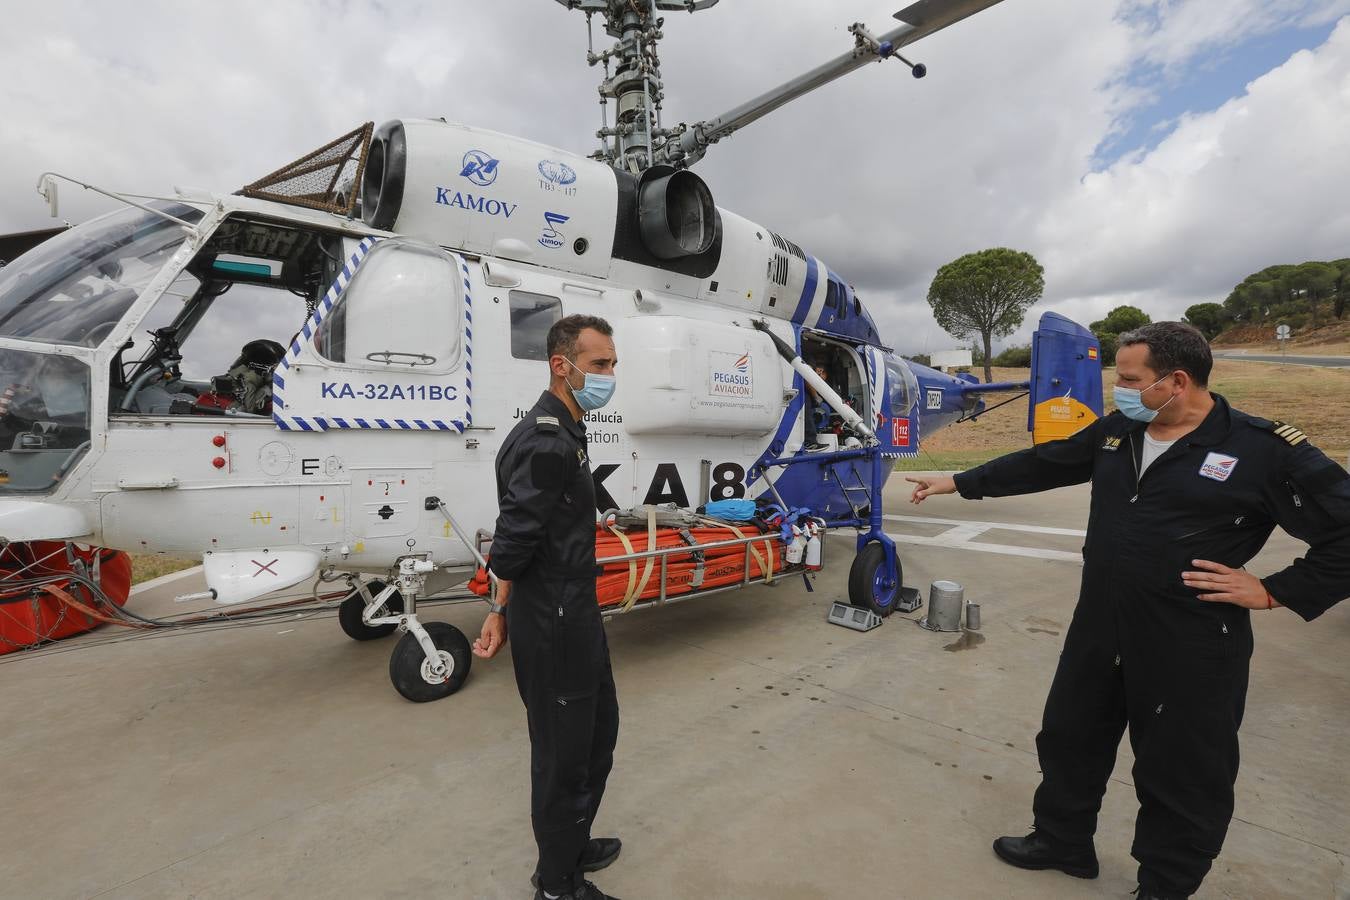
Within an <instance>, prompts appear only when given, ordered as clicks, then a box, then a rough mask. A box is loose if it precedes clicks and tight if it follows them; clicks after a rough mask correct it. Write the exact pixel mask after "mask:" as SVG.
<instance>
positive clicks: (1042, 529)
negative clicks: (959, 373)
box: [885, 515, 1087, 537]
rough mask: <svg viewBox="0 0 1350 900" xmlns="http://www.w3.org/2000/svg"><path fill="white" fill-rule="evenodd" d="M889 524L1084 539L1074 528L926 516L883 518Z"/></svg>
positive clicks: (1084, 532)
mask: <svg viewBox="0 0 1350 900" xmlns="http://www.w3.org/2000/svg"><path fill="white" fill-rule="evenodd" d="M885 518H886V520H887V521H890V522H922V523H923V524H925V525H979V526H981V527H982V528H983V529H984V530H986V531H988V530H989V529H991V528H999V529H1002V530H1005V531H1025V532H1028V533H1030V534H1062V535H1065V536H1066V537H1086V536H1087V532H1086V531H1080V530H1078V529H1076V528H1050V527H1047V526H1045V525H1016V524H1013V523H1011V522H972V521H970V520H969V519H934V518H930V517H928V516H895V515H888V516H886V517H885Z"/></svg>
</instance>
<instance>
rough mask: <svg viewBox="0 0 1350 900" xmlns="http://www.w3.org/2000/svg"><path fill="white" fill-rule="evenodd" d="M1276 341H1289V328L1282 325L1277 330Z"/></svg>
mask: <svg viewBox="0 0 1350 900" xmlns="http://www.w3.org/2000/svg"><path fill="white" fill-rule="evenodd" d="M1275 339H1276V340H1279V341H1287V340H1289V326H1288V325H1281V326H1280V327H1278V328H1276V329H1275Z"/></svg>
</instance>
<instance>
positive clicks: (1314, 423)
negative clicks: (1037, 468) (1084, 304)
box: [900, 359, 1350, 471]
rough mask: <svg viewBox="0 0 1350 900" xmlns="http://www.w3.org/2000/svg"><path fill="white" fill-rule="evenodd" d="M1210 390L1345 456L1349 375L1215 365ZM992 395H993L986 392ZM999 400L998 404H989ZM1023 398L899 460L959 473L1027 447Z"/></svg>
mask: <svg viewBox="0 0 1350 900" xmlns="http://www.w3.org/2000/svg"><path fill="white" fill-rule="evenodd" d="M1029 377H1030V375H1029V372H1028V370H1026V369H995V370H994V379H995V380H996V381H1022V380H1026V379H1027V378H1029ZM1102 382H1103V395H1104V396H1103V400H1104V402H1105V404H1106V409H1107V411H1108V412H1109V411H1110V410H1112V409H1114V408H1115V405H1114V404H1113V403H1112V402H1111V387H1112V385H1113V384H1114V383H1115V369H1106V370H1104V371H1103V372H1102ZM1210 388H1211V389H1212V390H1214V391H1215V392H1217V393H1220V394H1223V395H1224V396H1225V397H1227V398H1228V400H1229V402H1230V403H1232V404H1233V405H1234V406H1236V407H1237V408H1238V409H1240V410H1242V411H1243V412H1246V413H1250V414H1252V415H1256V416H1264V417H1265V418H1268V419H1279V420H1280V421H1282V422H1288V423H1290V424H1292V425H1295V426H1297V427H1298V428H1300V429H1302V430H1303V431H1304V432H1305V433H1306V434H1307V435H1308V438H1309V439H1310V440H1311V441H1312V442H1313V443H1314V444H1316V445H1317V446H1318V447H1319V448H1321V450H1322V451H1323V452H1325V453H1326V454H1327V455H1328V456H1330V457H1331V458H1332V459H1335V460H1337V461H1342V462H1343V461H1344V460H1345V459H1346V456H1347V454H1350V430H1348V429H1347V428H1346V425H1347V423H1350V370H1344V369H1317V368H1311V367H1308V366H1282V365H1275V364H1263V363H1243V362H1232V361H1228V360H1222V359H1221V360H1216V361H1215V363H1214V373H1213V375H1212V376H1211V377H1210ZM991 396H992V395H991ZM994 402H997V399H995V400H994ZM1026 428H1027V404H1026V401H1025V400H1020V401H1018V402H1016V403H1010V404H1008V405H1007V406H1005V407H1003V408H1002V409H996V410H994V411H993V412H991V413H988V414H986V415H983V416H981V417H980V418H979V419H976V420H975V421H973V422H963V423H961V424H960V425H953V426H952V427H950V428H947V429H944V430H943V431H940V432H938V433H937V434H934V435H932V436H928V437H925V439H924V441H923V446H922V449H921V452H920V453H919V456H918V458H917V459H915V460H912V461H909V460H906V461H904V462H903V463H902V464H901V466H900V468H903V469H905V470H908V471H924V470H929V469H940V470H949V469H961V468H967V467H969V466H971V465H977V464H979V463H981V462H984V461H986V460H989V459H993V458H994V457H995V456H998V455H1000V454H1003V453H1007V452H1009V451H1012V450H1020V449H1022V448H1023V447H1028V446H1030V445H1031V436H1030V434H1029V433H1028V432H1027V430H1026Z"/></svg>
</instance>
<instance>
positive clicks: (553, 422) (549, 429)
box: [534, 416, 561, 434]
mask: <svg viewBox="0 0 1350 900" xmlns="http://www.w3.org/2000/svg"><path fill="white" fill-rule="evenodd" d="M534 427H535V429H536V430H538V431H542V432H544V434H557V433H558V429H559V428H560V427H561V426H560V425H559V424H558V417H557V416H535V419H534Z"/></svg>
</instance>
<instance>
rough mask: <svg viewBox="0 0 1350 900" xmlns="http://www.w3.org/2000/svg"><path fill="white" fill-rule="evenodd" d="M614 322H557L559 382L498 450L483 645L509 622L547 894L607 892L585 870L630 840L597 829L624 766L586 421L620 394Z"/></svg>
mask: <svg viewBox="0 0 1350 900" xmlns="http://www.w3.org/2000/svg"><path fill="white" fill-rule="evenodd" d="M613 334H614V332H613V330H612V329H611V328H610V326H609V323H607V322H606V321H605V320H604V319H600V318H597V317H595V316H568V317H566V318H564V319H561V320H559V321H558V322H556V323H554V325H553V327H552V328H550V329H549V332H548V339H547V348H548V349H547V352H548V364H549V372H550V378H549V386H548V390H546V391H544V393H543V394H541V395H540V396H539V401H538V402H537V403H535V405H534V407H533V408H531V409H530V411H529V412H528V413H526V414H525V417H524V418H523V419H521V421H520V422H519V423H518V424H517V425H516V427H515V428H513V429H512V430H511V433H510V434H509V435H507V437H506V440H505V441H504V442H503V443H502V446H501V449H500V450H499V451H498V453H497V499H498V505H499V514H498V516H497V524H496V528H495V530H494V532H493V536H492V556H491V559H490V560H489V566H490V567H491V569H492V571H493V573H494V574H495V575H496V576H497V579H498V592H497V601H496V603H495V604H494V605H493V608H492V611H491V612H489V613H488V616H487V619H486V621H485V622H484V623H483V633H482V635H481V636H480V637H479V638H478V640H477V641H475V642H474V647H473V651H474V653H475V654H476V655H477V656H480V657H483V658H484V659H490V658H492V657H493V656H494V655H495V654H496V653H497V651H498V650H499V649H501V647H502V645H503V644H504V643H505V642H506V636H507V630H508V625H509V630H510V634H511V637H512V638H513V639H514V640H513V650H512V653H511V661H512V664H513V666H514V668H515V673H516V686H517V687H518V688H519V689H520V698H521V700H523V701H524V702H525V711H526V718H527V720H528V722H529V730H530V780H531V791H530V818H531V821H532V823H533V825H534V839H535V842H536V843H537V844H538V845H539V864H538V868H537V869H536V870H535V875H534V877H533V878H532V879H531V880H532V881H533V883H534V884H535V886H536V893H535V898H536V900H539V898H555V897H568V898H573V900H606V898H605V895H604V894H602V893H601V892H600V891H599V889H597V888H596V887H595V885H593V884H591V883H590V882H589V881H586V880H585V879H584V878H583V877H582V873H583V872H594V871H596V870H597V869H603V868H604V867H605V866H608V865H609V864H610V863H612V862H613V861H614V860H615V858H616V857H618V855H619V849H620V843H619V840H618V839H617V838H592V837H591V823H592V822H594V821H595V814H596V811H597V810H598V809H599V808H600V799H601V797H602V796H604V793H605V780H606V779H607V778H608V777H609V771H610V769H611V768H612V767H613V764H614V744H615V741H616V740H617V738H618V734H619V702H618V698H617V695H616V694H615V690H614V675H613V673H612V671H611V670H610V665H609V644H608V643H607V642H606V640H605V631H604V627H603V625H602V623H601V619H600V607H599V606H598V605H597V603H596V599H595V575H596V566H595V485H594V483H593V482H592V480H591V466H590V459H589V458H588V456H587V453H586V426H585V425H583V424H582V423H581V419H582V417H583V416H584V415H585V414H586V413H587V412H589V411H591V410H594V409H599V408H600V407H602V406H604V405H605V404H606V403H608V402H609V399H610V397H611V396H612V395H613V392H614V385H615V379H614V366H615V365H616V364H617V362H618V360H617V359H616V358H615V354H614V340H613ZM611 900H612V898H611Z"/></svg>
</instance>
